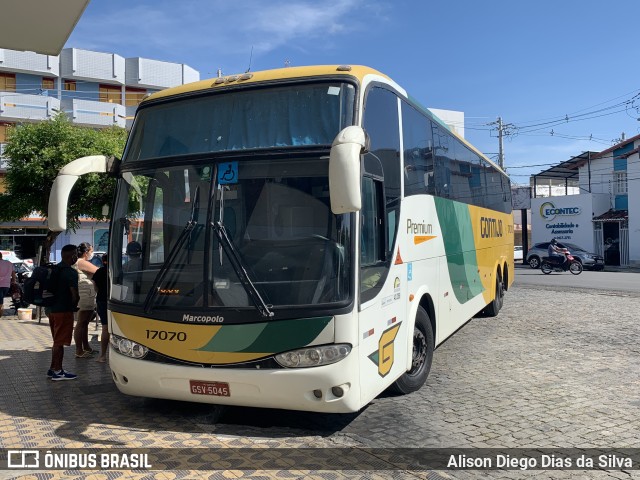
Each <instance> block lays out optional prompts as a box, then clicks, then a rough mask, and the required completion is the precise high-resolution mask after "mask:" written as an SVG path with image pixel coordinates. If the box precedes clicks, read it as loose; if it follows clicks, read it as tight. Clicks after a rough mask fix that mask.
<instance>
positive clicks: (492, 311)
mask: <svg viewBox="0 0 640 480" xmlns="http://www.w3.org/2000/svg"><path fill="white" fill-rule="evenodd" d="M503 303H504V282H503V281H502V276H500V274H496V291H495V295H494V297H493V300H492V301H491V303H490V304H489V305H487V306H486V307H485V309H484V316H485V317H495V316H497V315H498V313H500V310H501V309H502V304H503Z"/></svg>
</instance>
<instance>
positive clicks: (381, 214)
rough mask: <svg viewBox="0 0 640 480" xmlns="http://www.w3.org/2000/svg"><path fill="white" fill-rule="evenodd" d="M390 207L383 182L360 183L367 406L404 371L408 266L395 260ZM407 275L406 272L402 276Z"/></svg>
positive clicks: (362, 331)
mask: <svg viewBox="0 0 640 480" xmlns="http://www.w3.org/2000/svg"><path fill="white" fill-rule="evenodd" d="M397 214H398V212H397V210H395V209H389V208H388V205H386V202H385V197H384V190H383V182H382V180H381V179H377V178H374V177H371V176H365V177H364V178H363V179H362V210H361V211H360V281H359V288H360V314H359V318H360V323H359V325H360V339H359V340H360V350H361V352H360V386H361V395H362V401H363V403H368V402H369V401H371V399H373V398H374V397H375V396H377V395H378V394H379V393H381V392H382V391H383V390H384V388H386V387H387V386H388V385H389V384H390V383H391V382H392V381H393V380H395V378H397V377H398V376H399V375H400V374H402V373H403V372H404V371H405V367H406V361H407V356H406V355H407V354H406V344H407V343H406V329H407V326H406V322H403V318H404V313H403V311H402V308H403V305H404V304H405V302H404V301H403V300H402V299H403V298H405V297H406V283H407V282H406V281H405V280H406V272H405V269H406V266H405V265H400V264H398V265H397V264H396V262H395V259H394V258H392V256H393V252H394V248H393V246H391V247H390V246H389V242H393V240H394V238H395V237H396V235H395V231H394V230H395V228H396V225H397V222H396V218H395V215H397ZM403 272H405V273H403Z"/></svg>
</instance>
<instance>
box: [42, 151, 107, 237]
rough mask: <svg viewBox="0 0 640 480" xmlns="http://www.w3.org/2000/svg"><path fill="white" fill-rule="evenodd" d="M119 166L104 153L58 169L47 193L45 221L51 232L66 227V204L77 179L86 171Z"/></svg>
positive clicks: (77, 160)
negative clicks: (47, 206)
mask: <svg viewBox="0 0 640 480" xmlns="http://www.w3.org/2000/svg"><path fill="white" fill-rule="evenodd" d="M114 168H116V169H117V168H119V162H118V163H117V165H116V162H115V161H114V159H113V158H107V157H105V156H104V155H90V156H88V157H82V158H77V159H76V160H73V161H72V162H70V163H68V164H67V165H65V166H64V167H62V168H61V169H60V171H59V172H58V176H57V177H56V178H55V180H54V181H53V185H52V186H51V192H50V193H49V208H48V211H47V223H48V227H49V230H51V231H52V232H64V231H65V230H66V229H67V205H68V203H69V195H70V194H71V190H72V189H73V186H74V185H75V184H76V182H77V181H78V179H79V178H80V177H81V176H82V175H85V174H87V173H105V172H107V171H109V170H110V169H111V170H113V169H114Z"/></svg>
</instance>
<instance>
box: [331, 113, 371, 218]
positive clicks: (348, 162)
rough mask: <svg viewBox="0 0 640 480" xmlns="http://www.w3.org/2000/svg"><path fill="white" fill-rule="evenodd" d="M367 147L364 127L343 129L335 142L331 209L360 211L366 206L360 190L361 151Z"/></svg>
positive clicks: (333, 146)
mask: <svg viewBox="0 0 640 480" xmlns="http://www.w3.org/2000/svg"><path fill="white" fill-rule="evenodd" d="M365 147H366V135H365V132H364V130H363V129H362V128H361V127H356V126H351V127H347V128H345V129H344V130H342V131H341V132H340V133H338V135H337V136H336V138H335V140H334V141H333V144H332V145H331V153H330V154H329V195H330V198H331V211H332V212H333V213H334V214H336V215H338V214H340V213H350V212H357V211H359V210H360V209H361V208H362V197H361V194H360V188H361V187H360V176H361V175H360V154H361V153H362V152H363V151H364V150H365Z"/></svg>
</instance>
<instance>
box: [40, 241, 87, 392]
mask: <svg viewBox="0 0 640 480" xmlns="http://www.w3.org/2000/svg"><path fill="white" fill-rule="evenodd" d="M77 261H78V250H77V247H76V246H75V245H65V246H64V247H62V261H61V262H60V263H59V264H58V265H56V270H55V275H56V278H55V285H56V290H55V297H56V301H55V303H54V304H53V305H52V306H51V310H50V312H49V314H48V316H49V326H50V327H51V336H52V337H53V347H51V368H49V371H48V372H47V377H49V378H50V379H51V380H53V381H54V382H57V381H59V380H73V379H75V378H76V377H77V375H75V374H73V373H71V372H65V371H64V370H63V368H62V359H63V357H64V347H65V345H66V346H69V345H71V337H72V336H73V313H74V312H75V311H77V310H78V301H79V300H80V297H79V295H78V272H77V271H76V270H74V269H73V268H71V266H72V265H73V264H75V263H76V262H77ZM52 275H53V274H52Z"/></svg>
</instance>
